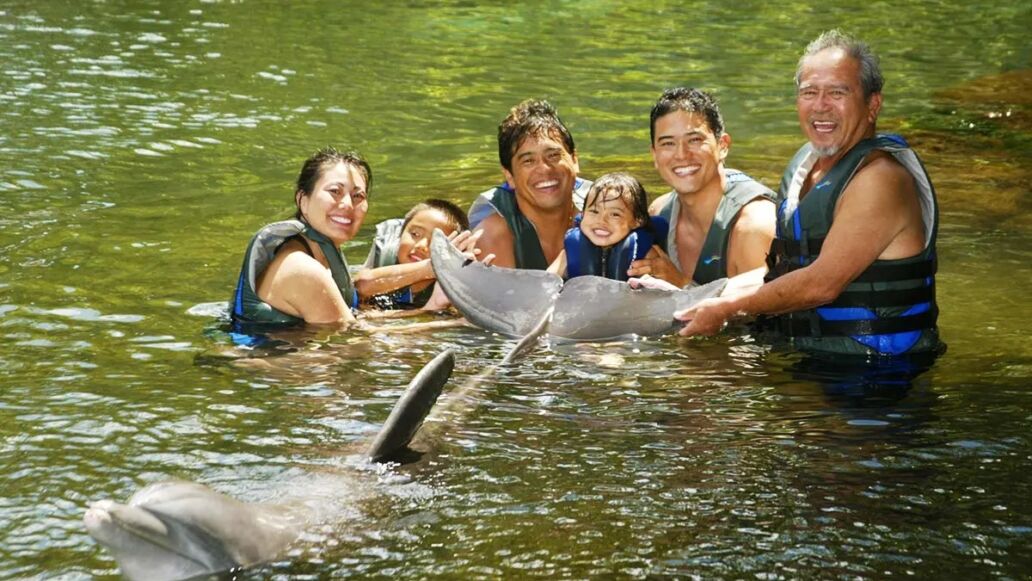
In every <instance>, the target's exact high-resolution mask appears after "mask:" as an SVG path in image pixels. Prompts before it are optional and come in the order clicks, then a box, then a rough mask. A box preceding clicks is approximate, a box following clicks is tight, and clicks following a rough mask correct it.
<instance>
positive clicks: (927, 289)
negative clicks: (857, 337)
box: [824, 285, 935, 308]
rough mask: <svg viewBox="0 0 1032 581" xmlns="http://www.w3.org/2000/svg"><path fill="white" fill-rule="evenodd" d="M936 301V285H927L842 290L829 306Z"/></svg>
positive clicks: (883, 305) (882, 305)
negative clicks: (886, 288) (887, 288)
mask: <svg viewBox="0 0 1032 581" xmlns="http://www.w3.org/2000/svg"><path fill="white" fill-rule="evenodd" d="M934 301H935V286H934V285H926V286H920V287H915V288H907V289H891V290H874V289H864V290H850V289H849V287H847V288H846V290H845V291H843V292H842V294H840V295H839V296H838V298H836V299H835V300H834V301H832V302H831V303H829V304H827V305H824V306H827V307H867V308H875V307H905V306H909V305H916V304H918V303H930V302H934Z"/></svg>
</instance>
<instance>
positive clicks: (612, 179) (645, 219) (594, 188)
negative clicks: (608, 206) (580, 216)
mask: <svg viewBox="0 0 1032 581" xmlns="http://www.w3.org/2000/svg"><path fill="white" fill-rule="evenodd" d="M621 198H623V199H624V200H626V201H627V202H628V203H627V205H628V206H629V207H630V208H631V216H632V217H633V218H634V220H635V222H637V223H638V225H637V226H635V227H634V228H642V227H644V228H648V229H649V230H651V229H652V220H651V218H650V217H649V195H648V193H647V192H646V191H645V187H644V186H642V185H641V182H639V181H638V180H637V179H636V178H635V177H634V176H632V175H631V174H629V173H625V172H622V171H618V172H613V173H607V174H605V175H602V176H601V177H599V178H598V179H597V180H595V183H593V184H591V189H590V190H588V195H587V196H584V207H583V208H581V211H582V212H583V211H586V210H587V209H588V208H590V207H592V206H594V205H596V204H598V203H599V202H608V201H611V200H618V199H621ZM634 228H632V230H633V229H634Z"/></svg>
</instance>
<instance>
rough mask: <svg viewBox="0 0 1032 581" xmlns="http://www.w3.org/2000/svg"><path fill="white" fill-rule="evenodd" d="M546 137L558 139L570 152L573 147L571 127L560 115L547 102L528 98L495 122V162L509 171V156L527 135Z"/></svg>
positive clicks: (574, 148)
mask: <svg viewBox="0 0 1032 581" xmlns="http://www.w3.org/2000/svg"><path fill="white" fill-rule="evenodd" d="M530 136H535V137H542V136H547V137H551V138H552V139H555V140H556V141H559V142H561V143H562V144H563V147H564V148H565V149H566V153H569V154H570V155H573V154H574V152H575V151H576V146H575V145H574V143H573V136H572V135H570V130H569V129H567V128H566V125H564V124H563V121H562V119H560V118H559V112H558V111H556V110H555V107H553V106H552V104H551V103H549V102H548V101H544V100H541V99H527V100H526V101H523V102H522V103H520V104H519V105H516V106H515V107H513V108H512V109H510V110H509V114H508V115H507V116H506V117H505V119H503V120H502V122H501V124H499V125H498V161H500V162H501V163H502V167H504V168H505V169H506V170H508V171H510V172H511V171H512V156H514V155H516V150H517V149H519V147H520V144H521V143H523V140H524V139H526V138H527V137H530Z"/></svg>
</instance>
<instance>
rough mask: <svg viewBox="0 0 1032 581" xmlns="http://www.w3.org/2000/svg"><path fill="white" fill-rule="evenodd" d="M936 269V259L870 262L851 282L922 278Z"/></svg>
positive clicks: (933, 272)
mask: <svg viewBox="0 0 1032 581" xmlns="http://www.w3.org/2000/svg"><path fill="white" fill-rule="evenodd" d="M935 271H936V260H934V259H932V260H922V261H921V262H910V263H907V264H878V263H877V262H876V263H874V264H872V265H871V266H870V267H868V268H867V270H865V271H863V272H862V273H860V276H858V277H856V279H855V280H854V281H853V282H893V281H899V280H912V279H922V278H925V277H929V276H932V275H933V274H935Z"/></svg>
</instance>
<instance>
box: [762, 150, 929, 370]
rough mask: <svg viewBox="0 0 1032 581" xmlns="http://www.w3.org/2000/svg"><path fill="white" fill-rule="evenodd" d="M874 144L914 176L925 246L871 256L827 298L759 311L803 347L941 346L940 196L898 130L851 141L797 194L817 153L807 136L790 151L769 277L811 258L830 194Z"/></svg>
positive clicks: (858, 351) (896, 351) (862, 350)
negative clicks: (782, 310) (809, 305)
mask: <svg viewBox="0 0 1032 581" xmlns="http://www.w3.org/2000/svg"><path fill="white" fill-rule="evenodd" d="M875 150H880V151H885V152H887V153H889V154H891V155H892V156H893V158H895V159H896V161H898V162H899V163H900V164H901V165H903V167H905V168H906V169H907V171H909V172H910V174H911V175H912V176H913V177H914V181H915V183H916V184H917V190H918V195H919V199H920V205H921V213H922V217H923V220H924V225H925V248H924V250H923V251H922V252H921V253H919V254H917V255H916V256H912V257H909V258H901V259H896V260H875V261H874V263H872V264H871V265H870V266H869V267H868V268H867V269H866V270H865V271H864V272H862V273H861V274H860V275H859V276H858V277H857V278H856V279H854V280H853V281H852V282H851V283H850V284H849V285H848V286H847V287H846V288H845V290H844V291H843V292H842V293H841V294H840V295H839V296H838V297H837V298H836V299H835V300H834V301H832V302H831V303H829V304H827V305H824V306H821V307H817V308H814V309H807V310H803V311H797V312H793V313H787V314H783V315H777V316H770V317H761V318H760V320H759V322H760V324H761V328H767V329H771V328H772V329H774V330H775V331H777V332H779V333H781V334H782V335H784V336H785V337H787V338H789V339H790V340H791V341H792V343H793V345H794V346H795V347H797V348H799V349H801V350H803V351H814V352H827V353H839V354H853V355H864V356H872V355H889V356H895V355H903V354H911V353H923V352H938V351H941V350H942V349H943V347H944V346H943V344H942V343H941V342H940V341H939V336H938V329H937V327H936V322H937V319H938V313H939V309H938V306H937V305H936V301H935V272H936V266H937V264H936V254H935V239H936V234H937V231H938V222H939V209H938V203H937V201H936V198H935V190H934V188H933V187H932V183H931V180H930V179H929V178H928V174H927V172H926V171H925V169H924V166H923V165H922V163H921V160H920V159H919V158H918V157H917V154H915V153H914V152H913V150H911V149H910V147H909V145H907V142H906V141H905V140H904V139H903V138H902V137H900V136H898V135H889V134H885V135H878V136H876V137H874V138H871V139H866V140H863V141H861V142H860V143H857V144H856V145H855V146H853V148H852V149H850V150H849V151H848V152H847V153H846V154H845V156H844V157H843V158H842V159H841V160H839V162H838V163H836V164H835V166H834V167H832V168H831V170H830V171H829V172H828V174H827V175H826V176H824V179H822V180H821V181H820V182H819V183H817V184H815V185H814V186H813V187H812V188H811V189H810V191H809V192H807V193H806V195H805V196H804V197H803V198H802V200H800V199H799V197H800V194H801V193H802V192H801V191H800V189H801V187H802V183H803V181H804V180H805V179H806V177H807V176H808V175H809V173H810V170H811V169H812V167H813V164H814V163H815V162H816V160H817V155H816V154H815V153H814V152H813V149H812V147H811V146H810V144H806V145H804V146H803V147H802V148H801V149H800V150H799V152H798V153H796V155H795V157H794V158H793V159H792V161H791V163H790V164H789V166H788V168H787V169H786V170H785V174H784V176H783V177H782V180H781V187H780V191H779V202H778V223H777V236H776V238H775V239H774V241H773V243H772V244H771V252H770V254H769V255H768V268H769V271H768V274H767V280H768V281H769V280H774V279H777V278H778V277H780V276H782V275H784V274H786V273H788V272H791V271H793V270H796V269H799V268H803V267H805V266H807V265H809V264H811V263H813V261H814V260H816V259H817V256H818V255H819V254H820V252H821V246H822V244H823V242H824V239H825V237H826V236H827V235H828V231H829V230H831V226H832V222H833V221H834V213H835V205H836V202H837V201H838V199H839V197H840V196H841V195H842V192H843V191H844V190H845V188H846V185H847V184H848V183H849V181H850V180H851V179H852V177H853V175H854V174H855V172H856V171H857V169H858V168H859V166H860V164H861V163H862V162H863V161H864V159H866V158H867V156H868V155H869V154H870V153H871V152H872V151H875Z"/></svg>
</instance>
